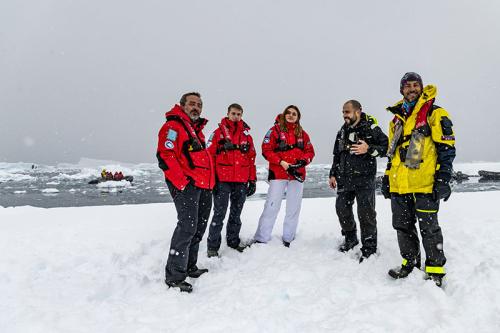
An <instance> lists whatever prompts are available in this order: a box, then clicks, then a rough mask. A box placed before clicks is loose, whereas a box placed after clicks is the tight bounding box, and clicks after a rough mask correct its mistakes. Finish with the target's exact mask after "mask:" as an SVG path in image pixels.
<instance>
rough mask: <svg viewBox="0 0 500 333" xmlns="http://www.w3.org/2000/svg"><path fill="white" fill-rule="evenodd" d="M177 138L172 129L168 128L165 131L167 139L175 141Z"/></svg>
mask: <svg viewBox="0 0 500 333" xmlns="http://www.w3.org/2000/svg"><path fill="white" fill-rule="evenodd" d="M176 139H177V132H176V131H174V130H173V129H169V130H168V133H167V140H170V141H175V140H176Z"/></svg>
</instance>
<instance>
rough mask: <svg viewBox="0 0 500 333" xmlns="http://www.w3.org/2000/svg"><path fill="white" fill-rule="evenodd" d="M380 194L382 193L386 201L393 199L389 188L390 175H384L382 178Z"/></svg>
mask: <svg viewBox="0 0 500 333" xmlns="http://www.w3.org/2000/svg"><path fill="white" fill-rule="evenodd" d="M380 192H382V195H383V196H384V198H386V199H390V198H391V188H390V186H389V175H384V177H382V187H381V188H380Z"/></svg>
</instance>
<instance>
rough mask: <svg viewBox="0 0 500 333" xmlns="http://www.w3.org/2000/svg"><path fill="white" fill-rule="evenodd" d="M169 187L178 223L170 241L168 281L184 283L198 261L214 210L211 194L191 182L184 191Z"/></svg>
mask: <svg viewBox="0 0 500 333" xmlns="http://www.w3.org/2000/svg"><path fill="white" fill-rule="evenodd" d="M167 185H168V189H169V191H170V194H171V195H172V198H173V199H174V204H175V209H176V210H177V220H178V221H177V226H176V227H175V230H174V234H173V235H172V240H171V242H170V252H169V254H168V260H167V265H166V267H165V279H166V280H167V281H183V280H185V279H186V277H187V271H188V270H189V269H192V268H194V267H195V266H196V262H197V261H198V248H199V245H200V241H201V239H202V238H203V234H204V233H205V230H206V228H207V222H208V218H209V216H210V210H211V209H212V191H210V190H204V189H201V188H199V187H196V186H194V185H193V184H191V183H190V184H188V185H187V186H186V187H185V188H184V190H182V191H180V190H178V189H177V188H176V187H175V186H174V185H172V183H171V182H169V181H167Z"/></svg>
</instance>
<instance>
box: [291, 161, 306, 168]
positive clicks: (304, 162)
mask: <svg viewBox="0 0 500 333" xmlns="http://www.w3.org/2000/svg"><path fill="white" fill-rule="evenodd" d="M306 165H307V162H306V161H304V160H298V161H297V162H295V164H293V166H294V167H296V168H302V167H305V166H306Z"/></svg>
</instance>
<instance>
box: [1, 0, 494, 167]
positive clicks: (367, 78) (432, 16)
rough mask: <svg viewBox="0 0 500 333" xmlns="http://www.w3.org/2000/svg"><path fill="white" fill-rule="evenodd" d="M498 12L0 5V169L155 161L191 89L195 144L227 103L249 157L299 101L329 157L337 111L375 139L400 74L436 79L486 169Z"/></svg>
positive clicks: (464, 146) (343, 5)
mask: <svg viewBox="0 0 500 333" xmlns="http://www.w3.org/2000/svg"><path fill="white" fill-rule="evenodd" d="M499 18H500V2H499V1H496V0H491V1H481V0H479V1H477V0H475V1H464V0H444V1H439V0H434V1H431V0H424V1H395V0H394V1H391V0H380V1H333V0H332V1H326V0H324V1H319V0H311V1H284V0H281V1H271V0H267V1H265V0H257V1H236V0H232V1H231V0H225V1H217V0H211V1H208V0H206V1H205V0H199V1H160V0H157V1H152V0H142V1H124V0H120V1H118V0H113V1H106V0H102V1H84V0H73V1H69V0H67V1H63V0H59V1H56V0H39V1H26V0H2V1H1V2H0V115H1V117H0V161H2V162H18V161H24V162H34V163H46V164H54V163H59V162H77V161H78V160H79V158H80V157H88V158H96V159H108V160H117V161H123V162H155V151H156V141H157V133H158V129H159V128H160V127H161V125H162V123H163V122H164V113H165V112H166V111H168V110H169V109H170V108H171V107H172V106H173V105H174V103H176V102H178V100H179V97H180V96H181V95H182V93H184V92H187V91H192V90H195V91H199V92H201V94H202V96H203V101H204V110H203V116H205V117H206V118H208V119H209V120H210V122H209V124H208V125H207V130H206V131H205V133H206V135H207V136H208V135H209V134H210V132H211V131H212V130H213V129H214V128H215V126H217V123H218V122H219V121H220V119H221V118H222V117H223V116H224V115H225V113H226V108H227V106H228V105H229V104H230V103H233V102H238V103H240V104H242V105H243V107H244V109H245V112H244V118H245V120H246V121H247V122H248V123H249V125H250V126H251V127H252V128H253V136H254V138H255V141H256V142H257V145H258V146H259V147H258V150H259V151H260V143H261V141H262V137H263V136H264V134H265V132H266V130H267V129H268V128H269V127H271V126H272V124H273V121H274V118H275V116H276V114H277V113H279V112H281V111H282V110H283V108H284V107H285V106H287V105H289V104H295V105H297V106H299V107H300V108H301V111H302V124H303V126H304V128H305V129H306V131H308V132H309V133H310V135H311V138H312V141H313V144H314V145H315V148H316V159H315V162H316V163H329V162H330V161H331V151H332V146H333V140H334V137H335V133H336V132H337V130H338V129H339V128H340V126H341V125H342V117H341V113H340V111H341V107H342V104H343V102H344V101H346V100H348V99H351V98H355V99H358V100H359V101H360V102H361V104H362V105H363V107H364V111H366V112H368V113H370V114H372V115H374V116H375V117H377V118H378V119H379V122H380V124H381V126H382V128H383V129H384V130H386V129H387V124H388V122H389V120H390V118H391V117H390V115H389V114H388V112H387V111H385V107H386V106H388V105H390V104H393V103H394V102H396V101H397V100H398V99H400V97H401V96H400V95H399V80H400V78H401V76H402V75H403V74H404V73H405V72H407V71H416V72H418V73H420V74H421V75H422V77H423V80H424V83H434V84H436V85H437V87H438V98H437V100H436V104H438V105H440V106H443V107H444V108H446V109H447V110H448V111H449V112H450V114H451V117H452V120H453V122H454V125H455V132H456V135H457V152H458V157H457V160H458V161H477V160H481V161H500V149H499V148H498V146H499V139H498V132H499V131H498V126H499V124H500V110H498V101H497V100H498V97H499V96H500V88H499V79H500V65H499V59H500V37H499V36H500V19H499ZM259 162H260V163H262V162H263V160H262V159H260V160H259Z"/></svg>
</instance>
